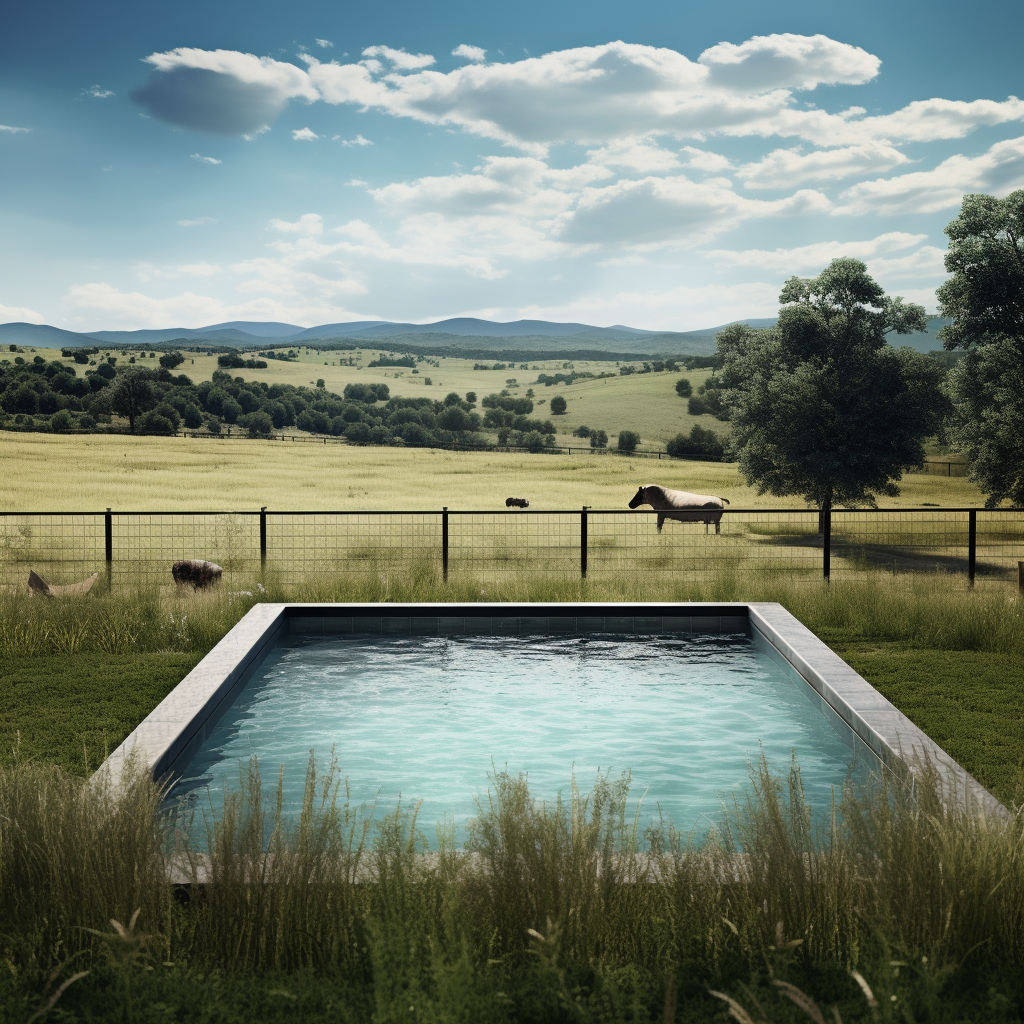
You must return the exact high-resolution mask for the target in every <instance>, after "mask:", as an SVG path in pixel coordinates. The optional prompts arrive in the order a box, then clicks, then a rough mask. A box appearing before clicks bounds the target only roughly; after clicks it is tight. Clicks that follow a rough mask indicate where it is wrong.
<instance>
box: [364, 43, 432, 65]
mask: <svg viewBox="0 0 1024 1024" xmlns="http://www.w3.org/2000/svg"><path fill="white" fill-rule="evenodd" d="M363 56H364V57H383V58H384V59H385V60H386V61H388V62H389V63H390V64H391V66H392V67H394V68H396V69H397V70H399V71H415V70H417V69H418V68H427V67H430V65H431V64H433V63H434V58H433V57H431V56H430V54H429V53H406V52H405V50H393V49H391V47H390V46H368V47H367V48H366V49H365V50H363Z"/></svg>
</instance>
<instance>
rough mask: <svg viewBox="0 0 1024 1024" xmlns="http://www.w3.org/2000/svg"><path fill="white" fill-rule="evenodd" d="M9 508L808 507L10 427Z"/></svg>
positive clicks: (916, 482) (696, 482)
mask: <svg viewBox="0 0 1024 1024" xmlns="http://www.w3.org/2000/svg"><path fill="white" fill-rule="evenodd" d="M0 474H2V479H3V482H4V486H3V491H2V495H0V510H2V511H94V510H102V509H104V508H106V507H107V506H110V507H112V508H115V509H122V510H138V511H147V510H161V509H166V510H169V511H174V510H185V509H195V510H237V511H241V510H246V509H258V508H259V507H260V506H261V505H266V506H267V507H268V508H271V509H279V510H284V509H291V510H310V511H321V510H331V509H368V510H370V509H411V510H417V509H423V510H426V509H439V508H440V507H441V506H443V505H447V506H449V507H450V508H452V509H494V508H499V507H501V508H503V507H504V502H505V498H506V497H508V496H510V495H522V496H524V497H528V498H529V499H530V503H531V507H533V508H540V509H551V508H561V509H573V508H579V507H580V506H581V505H589V506H591V507H596V508H623V507H625V505H626V503H627V502H628V501H629V499H630V498H631V497H632V495H633V493H634V492H635V490H636V488H637V486H638V485H639V484H641V483H644V484H647V483H663V484H665V485H666V486H670V487H677V488H681V489H685V490H691V491H697V492H700V493H706V494H719V495H723V496H724V497H727V498H729V500H730V501H731V502H732V507H733V508H773V507H774V508H803V507H804V505H803V502H802V501H800V499H799V498H773V497H771V496H770V495H764V496H760V497H759V496H758V495H757V494H756V492H755V491H754V490H753V489H752V488H750V487H748V486H747V485H746V484H744V483H743V480H742V478H741V477H740V475H739V471H738V469H737V467H736V466H735V465H731V464H720V463H700V462H679V461H674V460H673V461H661V462H658V461H656V460H651V459H631V458H624V457H621V456H618V455H603V456H594V455H580V456H577V455H572V456H565V455H525V454H523V455H505V454H495V453H486V452H446V451H435V450H430V449H415V450H409V449H402V448H356V447H348V446H346V445H343V444H327V445H318V444H311V443H305V444H293V443H290V442H284V443H282V442H280V441H249V440H244V439H241V438H240V439H237V440H235V439H232V440H195V439H185V438H158V437H136V438H129V437H123V436H111V435H102V434H93V435H84V436H82V435H76V436H60V435H56V434H21V433H11V432H0ZM902 488H903V493H902V495H901V496H900V497H899V498H897V499H886V501H885V502H884V504H885V505H886V506H897V507H908V506H915V505H920V504H923V503H925V502H932V503H936V504H939V505H945V506H959V505H980V504H981V503H982V500H983V497H982V495H981V494H980V493H979V492H978V490H977V488H975V487H974V486H973V485H972V484H971V483H970V482H969V481H967V480H966V479H963V478H956V477H954V478H952V479H947V478H945V477H937V476H924V475H912V476H907V477H905V478H904V480H903V485H902Z"/></svg>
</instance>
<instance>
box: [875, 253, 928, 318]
mask: <svg viewBox="0 0 1024 1024" xmlns="http://www.w3.org/2000/svg"><path fill="white" fill-rule="evenodd" d="M945 257H946V251H945V249H939V248H938V247H936V246H934V245H924V246H922V247H921V248H920V249H918V250H917V252H912V253H910V254H909V255H907V256H895V257H891V258H889V257H876V258H875V259H869V260H868V261H867V264H868V270H869V271H870V272H871V274H872V275H873V276H874V277H877V278H879V279H881V280H882V281H888V280H898V279H901V278H914V279H920V278H922V277H923V278H926V279H931V280H933V281H942V280H945V277H946V264H945ZM934 304H935V297H934V295H932V296H931V297H930V298H929V299H928V301H927V302H926V303H925V305H928V306H933V305H934Z"/></svg>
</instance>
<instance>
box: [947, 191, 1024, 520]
mask: <svg viewBox="0 0 1024 1024" xmlns="http://www.w3.org/2000/svg"><path fill="white" fill-rule="evenodd" d="M946 234H947V235H948V236H949V250H948V252H947V253H946V269H947V270H948V271H949V272H950V273H951V274H952V275H953V276H952V277H951V278H950V279H949V280H948V281H947V282H946V283H945V284H944V285H942V287H941V288H939V289H938V292H937V293H936V294H937V295H938V297H939V303H940V306H939V308H940V312H941V313H942V315H943V316H948V317H951V318H952V321H953V322H952V323H951V324H950V325H949V326H947V327H944V328H943V329H942V332H941V336H942V338H943V344H944V345H945V347H946V348H947V349H957V348H964V349H967V350H968V352H967V355H966V357H965V358H964V359H963V360H962V361H961V362H960V363H959V364H958V365H957V366H956V367H955V368H954V369H953V371H952V372H951V373H950V375H949V392H950V395H951V397H952V399H953V404H954V407H955V413H954V416H953V420H952V424H951V426H950V430H949V438H950V441H951V442H952V444H953V447H954V449H955V450H956V451H959V452H961V453H962V454H964V455H966V456H967V458H968V460H969V462H970V465H971V478H972V479H973V480H974V481H975V482H976V483H977V484H978V485H979V486H980V487H981V488H982V490H984V491H985V492H986V493H987V495H988V497H987V500H986V505H988V506H989V507H993V506H995V505H997V504H999V502H1001V501H1003V500H1005V499H1007V498H1008V499H1010V500H1011V501H1012V502H1013V503H1014V504H1015V505H1024V191H1017V192H1011V193H1010V194H1009V195H1008V196H1007V197H1006V198H1005V199H996V198H995V197H994V196H985V195H969V196H964V200H963V205H962V207H961V209H960V215H959V216H958V217H957V218H956V220H954V221H951V222H950V223H949V224H948V225H947V226H946Z"/></svg>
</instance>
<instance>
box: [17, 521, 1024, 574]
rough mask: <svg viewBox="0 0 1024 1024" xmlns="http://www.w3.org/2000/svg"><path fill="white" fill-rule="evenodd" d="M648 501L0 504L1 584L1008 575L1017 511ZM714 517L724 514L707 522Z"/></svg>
mask: <svg viewBox="0 0 1024 1024" xmlns="http://www.w3.org/2000/svg"><path fill="white" fill-rule="evenodd" d="M658 518H659V517H658V514H657V513H656V512H653V511H650V510H647V509H637V510H635V511H634V510H624V509H581V510H580V511H566V510H557V511H549V510H535V509H525V510H520V509H514V510H506V509H502V510H500V511H463V510H447V509H446V510H441V511H428V512H424V511H380V512H377V511H374V512H275V511H266V510H262V511H258V512H120V511H118V512H115V511H107V512H81V513H39V512H37V513H28V512H22V513H4V514H0V584H2V585H4V586H5V587H8V588H10V587H21V586H24V585H25V584H26V582H27V578H28V573H29V571H30V570H34V571H35V572H36V573H38V574H39V575H41V576H42V577H43V578H44V579H45V580H46V582H48V583H51V584H64V583H71V582H75V581H77V580H81V579H83V578H84V577H86V576H88V575H89V574H91V573H92V572H96V571H99V572H100V573H101V575H102V576H104V578H105V579H106V580H107V581H109V583H110V585H111V586H112V587H114V588H118V587H122V586H125V585H127V584H129V583H134V582H137V581H140V580H142V581H148V582H154V583H157V584H166V585H171V582H172V579H171V565H172V564H173V563H174V562H175V561H178V560H182V559H195V558H201V559H206V560H208V561H212V562H216V563H217V564H218V565H220V566H221V567H222V568H223V569H224V575H225V578H226V579H227V581H228V582H229V583H230V581H231V580H235V581H237V582H238V584H239V585H244V584H245V583H246V582H248V581H251V580H252V579H253V577H254V576H257V575H258V574H260V573H264V572H272V573H274V574H275V577H276V578H277V579H280V580H281V581H282V582H284V583H297V582H301V581H303V580H306V579H310V578H312V577H317V576H324V575H343V574H346V573H357V572H365V571H383V570H396V569H398V570H401V569H405V568H411V567H413V566H417V567H420V568H424V567H426V568H428V569H431V570H433V571H436V572H437V573H439V574H441V575H444V576H447V575H448V574H451V573H460V572H461V573H476V574H491V575H494V574H502V573H511V572H516V573H547V574H552V573H553V574H573V575H584V576H592V577H600V576H602V575H607V574H611V573H626V572H636V573H671V574H674V575H677V576H678V575H694V576H696V575H699V574H702V573H721V572H723V571H731V572H734V573H737V574H740V575H744V574H745V575H750V574H773V573H775V574H785V575H786V576H790V577H796V578H803V579H820V578H821V577H822V576H830V577H831V578H855V577H858V576H870V575H871V574H877V573H880V572H884V573H894V574H914V573H933V572H946V573H950V574H957V575H961V576H963V577H965V578H968V579H970V580H971V581H972V582H976V583H979V584H996V583H1002V584H1006V583H1016V582H1017V580H1018V571H1019V570H1018V563H1020V562H1022V561H1024V510H1022V509H967V508H962V509H945V508H918V509H854V510H847V509H840V510H834V511H833V512H832V513H831V515H830V516H821V515H820V514H819V512H818V511H817V510H814V509H810V510H803V509H727V510H725V511H723V512H721V514H720V515H718V513H717V510H716V513H715V514H714V515H712V516H710V521H709V522H706V523H703V522H676V521H674V520H671V519H668V520H666V521H665V522H664V523H663V524H662V525H661V527H660V528H659V522H658ZM716 519H719V520H720V521H719V522H717V523H716V522H715V520H716Z"/></svg>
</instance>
